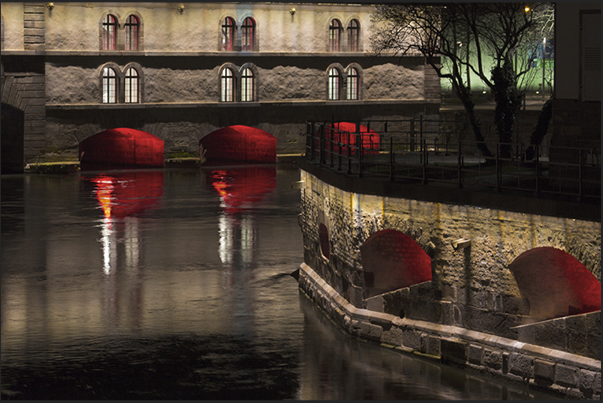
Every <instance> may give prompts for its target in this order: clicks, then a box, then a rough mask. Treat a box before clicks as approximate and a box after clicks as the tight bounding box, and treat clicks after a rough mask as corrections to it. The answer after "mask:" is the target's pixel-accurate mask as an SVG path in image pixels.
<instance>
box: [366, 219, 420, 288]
mask: <svg viewBox="0 0 603 403" xmlns="http://www.w3.org/2000/svg"><path fill="white" fill-rule="evenodd" d="M360 254H361V258H362V266H363V268H364V276H365V282H366V287H367V288H368V294H369V296H373V295H377V294H382V293H384V292H388V291H393V290H397V289H399V288H404V287H410V286H411V285H414V284H419V283H422V282H425V281H430V280H431V258H430V257H429V255H427V253H426V252H425V251H424V250H423V248H421V246H420V245H419V244H418V243H417V242H416V241H415V240H414V239H412V237H410V236H408V235H406V234H404V233H402V232H400V231H397V230H393V229H386V230H382V231H379V232H376V233H374V234H373V235H371V236H370V237H368V239H367V240H366V241H365V242H364V243H363V244H362V246H361V247H360Z"/></svg>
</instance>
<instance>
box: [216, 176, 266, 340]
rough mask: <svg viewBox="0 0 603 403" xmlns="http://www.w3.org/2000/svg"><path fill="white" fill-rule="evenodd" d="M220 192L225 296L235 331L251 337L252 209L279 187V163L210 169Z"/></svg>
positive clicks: (254, 245)
mask: <svg viewBox="0 0 603 403" xmlns="http://www.w3.org/2000/svg"><path fill="white" fill-rule="evenodd" d="M210 181H211V184H212V187H213V189H215V190H216V191H217V192H218V194H219V195H220V207H221V209H222V212H221V214H220V216H219V219H218V220H219V221H218V225H219V246H218V253H219V256H220V261H221V262H222V265H223V270H224V272H223V273H224V287H225V289H226V290H227V295H226V298H227V299H228V300H229V301H230V306H231V307H232V309H233V312H232V315H233V317H235V318H236V321H235V322H234V323H233V326H234V331H235V334H237V335H239V336H240V337H244V338H249V339H251V338H252V336H253V328H254V316H255V315H254V309H253V307H254V304H253V302H254V300H255V295H254V290H253V287H254V286H253V285H252V284H251V282H252V281H253V279H254V269H255V268H256V267H255V263H254V262H255V259H254V258H255V256H254V255H255V251H256V249H257V247H258V245H257V236H258V235H257V232H258V230H257V226H256V225H255V222H254V219H253V215H252V214H249V209H251V208H253V207H257V204H258V203H259V202H260V201H261V200H262V199H263V198H264V197H265V196H266V195H268V194H269V193H271V192H273V191H274V190H275V189H276V166H243V167H237V168H222V169H215V170H213V171H211V172H210Z"/></svg>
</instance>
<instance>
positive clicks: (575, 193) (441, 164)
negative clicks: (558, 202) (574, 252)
mask: <svg viewBox="0 0 603 403" xmlns="http://www.w3.org/2000/svg"><path fill="white" fill-rule="evenodd" d="M306 127H307V130H306V134H305V136H306V153H305V158H306V159H308V160H309V161H311V162H313V163H316V164H320V165H322V166H326V167H328V168H331V169H333V170H335V171H338V172H341V173H342V174H345V175H351V176H357V177H369V178H373V177H374V178H382V179H385V180H389V181H392V182H417V183H423V184H427V183H439V184H442V185H444V186H446V185H448V186H453V187H457V188H480V189H493V190H496V191H498V192H501V191H509V190H512V191H520V192H528V193H531V194H536V195H541V194H542V195H544V194H550V195H564V196H570V197H576V198H577V199H578V200H581V201H582V200H593V201H596V200H599V201H600V200H601V150H600V149H594V148H579V147H554V146H538V145H534V146H531V147H530V148H529V149H524V147H523V146H522V145H521V144H517V143H515V144H512V143H498V142H483V143H481V144H485V145H486V146H487V147H488V149H489V150H490V151H491V153H492V156H482V155H481V153H480V151H479V148H478V146H479V145H480V143H478V142H475V141H456V142H452V141H451V140H450V139H448V141H443V140H442V139H446V136H445V135H442V132H441V129H442V128H443V127H444V128H445V127H447V126H446V125H443V124H442V121H437V122H434V121H427V120H424V119H407V120H397V121H391V120H390V121H378V122H375V121H373V122H367V123H366V124H364V125H361V124H360V123H357V124H356V129H355V131H354V132H349V131H342V130H338V129H336V128H335V127H336V126H333V125H332V124H331V123H329V122H320V123H317V122H307V125H306ZM373 128H374V129H376V130H375V131H371V130H374V129H373ZM377 130H378V131H377ZM446 130H448V129H446Z"/></svg>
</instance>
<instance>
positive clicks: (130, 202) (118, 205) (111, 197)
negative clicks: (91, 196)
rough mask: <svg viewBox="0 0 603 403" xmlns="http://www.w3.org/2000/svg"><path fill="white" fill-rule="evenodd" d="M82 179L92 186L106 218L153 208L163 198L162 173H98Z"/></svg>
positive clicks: (120, 216)
mask: <svg viewBox="0 0 603 403" xmlns="http://www.w3.org/2000/svg"><path fill="white" fill-rule="evenodd" d="M85 179H87V180H89V181H90V182H92V183H94V184H95V186H96V189H95V193H96V198H97V200H98V203H99V204H100V207H101V208H102V210H103V214H104V216H105V218H108V219H113V218H123V217H128V216H131V215H134V214H139V213H142V212H143V211H145V210H147V209H149V208H151V207H153V206H155V205H156V204H157V202H158V201H159V199H160V198H161V196H162V195H163V185H164V180H163V171H162V170H157V171H134V172H115V173H111V174H99V175H94V176H91V177H86V178H85Z"/></svg>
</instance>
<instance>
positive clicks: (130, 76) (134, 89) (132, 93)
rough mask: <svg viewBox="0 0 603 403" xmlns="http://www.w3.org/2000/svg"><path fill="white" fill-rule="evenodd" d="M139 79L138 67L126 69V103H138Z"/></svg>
mask: <svg viewBox="0 0 603 403" xmlns="http://www.w3.org/2000/svg"><path fill="white" fill-rule="evenodd" d="M138 89H139V79H138V72H137V71H136V69H134V68H132V67H130V68H129V69H128V71H126V77H125V88H124V90H125V102H126V103H138V102H140V99H139V93H140V91H139V90H138Z"/></svg>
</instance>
